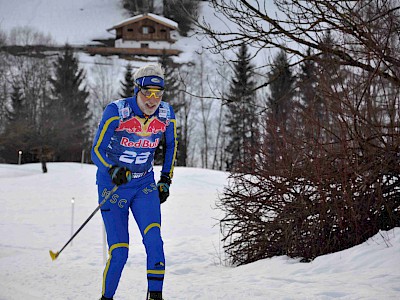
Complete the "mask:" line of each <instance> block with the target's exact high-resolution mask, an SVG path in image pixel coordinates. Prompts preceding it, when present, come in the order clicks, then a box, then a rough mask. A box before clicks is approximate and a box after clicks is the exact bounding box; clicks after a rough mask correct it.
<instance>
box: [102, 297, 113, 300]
mask: <svg viewBox="0 0 400 300" xmlns="http://www.w3.org/2000/svg"><path fill="white" fill-rule="evenodd" d="M99 300H113V298H107V297H104V296H102V297H101V298H100V299H99Z"/></svg>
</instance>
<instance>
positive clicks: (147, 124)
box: [116, 117, 168, 143]
mask: <svg viewBox="0 0 400 300" xmlns="http://www.w3.org/2000/svg"><path fill="white" fill-rule="evenodd" d="M167 125H168V124H166V123H164V122H162V121H160V120H159V119H158V118H157V117H151V118H150V119H146V118H139V117H132V118H130V119H129V120H126V121H120V122H119V126H118V128H117V129H116V131H126V132H128V133H135V134H136V135H138V136H150V135H152V134H157V133H159V132H165V130H167ZM121 143H122V141H121Z"/></svg>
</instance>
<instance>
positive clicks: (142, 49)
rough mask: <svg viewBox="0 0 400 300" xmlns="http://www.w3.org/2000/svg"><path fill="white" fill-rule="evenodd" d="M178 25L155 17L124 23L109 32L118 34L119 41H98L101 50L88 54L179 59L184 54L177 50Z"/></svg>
mask: <svg viewBox="0 0 400 300" xmlns="http://www.w3.org/2000/svg"><path fill="white" fill-rule="evenodd" d="M177 30H178V24H177V23H176V22H174V21H172V20H170V19H167V18H165V17H162V16H158V15H155V14H151V13H148V14H142V15H138V16H135V17H132V18H129V19H127V20H124V21H122V22H120V23H119V24H117V25H115V26H113V27H111V28H109V29H107V31H109V32H111V31H114V32H115V39H113V40H112V41H110V40H108V41H105V40H102V41H101V40H97V41H98V42H101V43H102V45H100V46H90V47H88V48H87V52H88V53H90V54H92V55H95V54H100V55H119V56H122V57H129V56H131V55H144V56H160V55H162V54H163V53H165V54H166V55H179V53H180V52H181V51H179V50H178V49H174V48H173V44H174V43H175V42H176V41H177V38H178V34H177Z"/></svg>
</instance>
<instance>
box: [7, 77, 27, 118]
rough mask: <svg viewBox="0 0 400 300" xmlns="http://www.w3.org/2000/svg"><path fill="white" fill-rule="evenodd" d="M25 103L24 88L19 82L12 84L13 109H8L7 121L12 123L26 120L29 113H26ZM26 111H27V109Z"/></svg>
mask: <svg viewBox="0 0 400 300" xmlns="http://www.w3.org/2000/svg"><path fill="white" fill-rule="evenodd" d="M24 101H25V98H24V96H23V92H22V88H21V86H20V84H19V83H18V82H17V81H14V82H13V83H12V92H11V107H12V109H11V110H10V109H7V119H8V120H9V121H11V122H13V121H16V120H18V119H19V120H21V119H24V118H25V116H26V114H27V112H26V111H24ZM25 110H26V109H25Z"/></svg>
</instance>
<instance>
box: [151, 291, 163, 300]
mask: <svg viewBox="0 0 400 300" xmlns="http://www.w3.org/2000/svg"><path fill="white" fill-rule="evenodd" d="M148 300H163V297H162V292H149V297H148Z"/></svg>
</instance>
